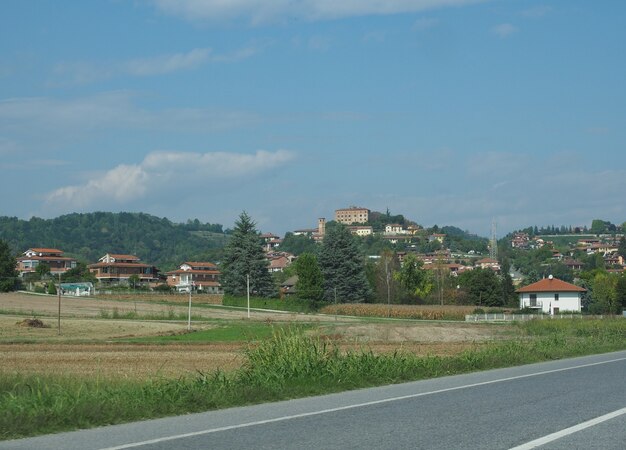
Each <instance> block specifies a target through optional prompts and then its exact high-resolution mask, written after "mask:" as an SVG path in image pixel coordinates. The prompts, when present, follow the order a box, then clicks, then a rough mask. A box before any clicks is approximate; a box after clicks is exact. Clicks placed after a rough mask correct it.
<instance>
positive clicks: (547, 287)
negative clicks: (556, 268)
mask: <svg viewBox="0 0 626 450" xmlns="http://www.w3.org/2000/svg"><path fill="white" fill-rule="evenodd" d="M586 291H587V289H584V288H581V287H580V286H576V285H575V284H571V283H566V282H565V281H563V280H559V279H558V278H544V279H543V280H540V281H537V282H536V283H533V284H529V285H528V286H524V287H523V288H519V289H518V290H516V291H515V292H519V293H523V292H586Z"/></svg>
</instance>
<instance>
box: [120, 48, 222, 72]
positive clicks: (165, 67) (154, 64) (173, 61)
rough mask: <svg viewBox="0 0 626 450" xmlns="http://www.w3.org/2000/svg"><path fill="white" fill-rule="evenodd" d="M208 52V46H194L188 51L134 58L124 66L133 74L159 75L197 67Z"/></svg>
mask: <svg viewBox="0 0 626 450" xmlns="http://www.w3.org/2000/svg"><path fill="white" fill-rule="evenodd" d="M210 53H211V49H210V48H195V49H193V50H191V51H190V52H188V53H177V54H173V55H160V56H157V57H154V58H140V59H135V60H132V61H128V62H127V63H125V64H124V66H125V67H124V68H125V70H126V71H127V72H128V73H129V74H130V75H135V76H148V75H161V74H165V73H170V72H177V71H179V70H188V69H193V68H195V67H198V66H199V65H201V64H203V63H205V62H206V61H207V60H208V59H209V55H210Z"/></svg>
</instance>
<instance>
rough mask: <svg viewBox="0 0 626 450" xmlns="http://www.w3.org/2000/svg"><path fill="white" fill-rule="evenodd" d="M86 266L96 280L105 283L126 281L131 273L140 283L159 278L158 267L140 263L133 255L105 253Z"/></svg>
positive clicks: (151, 281) (150, 281)
mask: <svg viewBox="0 0 626 450" xmlns="http://www.w3.org/2000/svg"><path fill="white" fill-rule="evenodd" d="M87 268H88V269H89V271H90V272H91V273H93V274H94V275H95V276H96V278H97V279H98V281H100V282H101V283H106V284H114V283H128V279H129V278H130V277H131V276H132V275H137V277H139V281H140V282H141V283H153V282H156V281H158V279H159V269H157V268H156V267H155V266H152V265H150V264H144V263H142V262H141V261H140V259H139V258H138V257H137V256H135V255H123V254H116V253H107V254H106V255H104V256H103V257H102V258H100V259H99V260H98V262H97V263H96V264H90V265H88V266H87Z"/></svg>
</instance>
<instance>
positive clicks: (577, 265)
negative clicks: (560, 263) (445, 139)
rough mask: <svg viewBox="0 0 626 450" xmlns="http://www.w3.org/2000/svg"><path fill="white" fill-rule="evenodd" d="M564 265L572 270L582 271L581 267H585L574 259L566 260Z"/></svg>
mask: <svg viewBox="0 0 626 450" xmlns="http://www.w3.org/2000/svg"><path fill="white" fill-rule="evenodd" d="M564 264H565V265H566V266H567V267H568V268H570V269H572V270H583V267H584V265H585V264H584V263H582V262H580V261H577V260H575V259H568V260H566V261H565V262H564Z"/></svg>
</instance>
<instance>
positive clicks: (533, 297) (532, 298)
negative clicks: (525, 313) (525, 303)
mask: <svg viewBox="0 0 626 450" xmlns="http://www.w3.org/2000/svg"><path fill="white" fill-rule="evenodd" d="M530 306H537V294H530Z"/></svg>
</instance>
